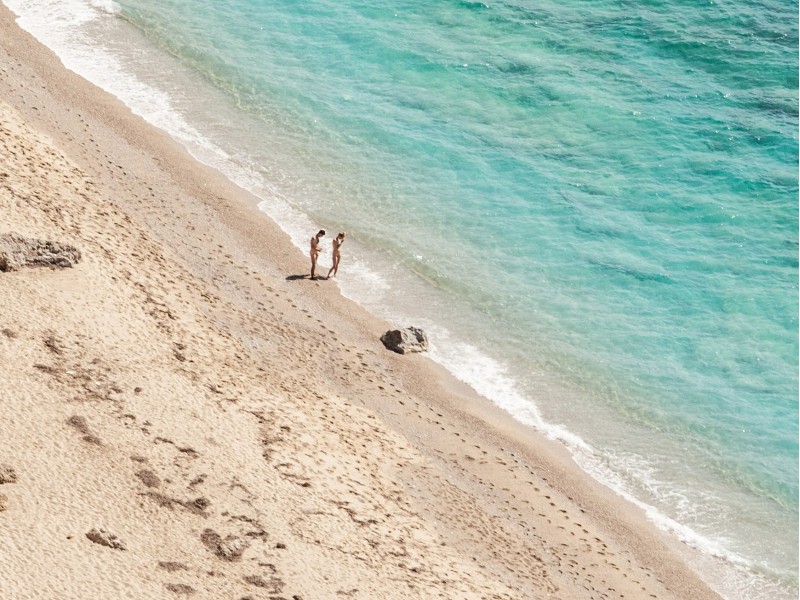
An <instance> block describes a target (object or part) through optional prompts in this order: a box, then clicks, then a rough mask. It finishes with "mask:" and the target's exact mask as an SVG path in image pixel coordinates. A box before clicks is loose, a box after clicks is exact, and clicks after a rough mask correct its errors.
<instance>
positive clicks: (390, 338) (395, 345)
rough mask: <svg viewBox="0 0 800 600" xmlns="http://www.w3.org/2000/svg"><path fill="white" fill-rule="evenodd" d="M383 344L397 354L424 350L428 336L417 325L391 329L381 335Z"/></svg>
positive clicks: (426, 347)
mask: <svg viewBox="0 0 800 600" xmlns="http://www.w3.org/2000/svg"><path fill="white" fill-rule="evenodd" d="M381 341H382V342H383V345H384V346H386V347H387V348H388V349H389V350H392V351H393V352H397V353H399V354H405V353H407V352H425V350H427V349H428V336H426V335H425V332H424V331H423V330H422V329H420V328H419V327H406V328H405V329H391V330H389V331H387V332H386V333H384V334H383V335H382V336H381Z"/></svg>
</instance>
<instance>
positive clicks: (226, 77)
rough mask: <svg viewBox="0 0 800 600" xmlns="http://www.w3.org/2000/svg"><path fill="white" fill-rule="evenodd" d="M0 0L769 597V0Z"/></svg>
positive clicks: (782, 297)
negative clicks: (325, 246)
mask: <svg viewBox="0 0 800 600" xmlns="http://www.w3.org/2000/svg"><path fill="white" fill-rule="evenodd" d="M4 1H5V3H6V4H7V5H8V6H9V7H10V8H11V9H12V10H14V11H15V12H16V13H17V14H19V15H21V18H20V24H21V25H22V26H23V27H24V28H26V29H28V30H29V31H31V32H32V33H33V34H34V35H36V36H37V37H38V38H39V39H40V40H42V41H43V42H44V43H46V44H47V45H49V46H50V47H51V48H53V49H54V50H55V51H56V52H57V54H58V55H59V56H60V57H61V58H62V60H63V61H64V64H65V65H66V66H67V67H68V68H70V69H73V70H75V71H77V72H78V73H80V74H81V75H83V76H85V77H86V78H87V79H89V80H91V81H93V82H94V83H96V84H97V85H99V86H101V87H103V88H104V89H106V90H108V91H110V92H111V93H113V94H114V95H116V96H118V97H119V98H121V99H122V100H123V101H124V102H126V103H127V104H128V105H129V106H130V107H131V109H132V110H133V111H134V112H136V113H137V114H140V115H141V116H143V117H144V118H145V119H147V120H148V121H150V122H151V123H153V124H154V125H156V126H158V127H161V128H162V129H164V130H166V131H168V132H169V133H170V134H171V135H172V136H174V137H175V138H176V139H178V140H179V141H181V142H182V143H183V144H185V145H186V146H187V148H188V149H189V150H190V151H191V152H192V153H193V154H194V155H195V156H196V157H198V158H199V159H200V160H203V161H204V162H206V163H208V164H211V165H213V166H215V167H217V168H219V169H221V170H222V171H223V172H224V173H226V174H227V175H228V176H229V177H231V179H233V180H234V181H236V182H237V183H239V184H240V185H242V186H243V187H245V188H247V189H248V190H250V191H252V192H253V193H255V194H256V195H257V196H259V197H261V198H263V202H262V204H261V208H262V209H263V210H264V212H266V213H267V214H269V215H270V216H272V217H273V218H274V219H275V220H276V221H277V222H278V223H279V224H280V225H281V226H282V227H283V228H284V229H285V230H286V231H287V232H288V233H289V234H290V236H291V237H292V239H293V240H294V242H295V243H296V244H297V245H298V247H300V248H303V249H304V248H305V245H306V240H307V237H308V235H309V232H312V231H314V230H316V229H317V228H318V227H319V226H324V227H325V228H326V229H330V230H343V229H344V230H347V231H348V234H349V235H348V238H349V241H348V245H347V253H346V254H345V260H344V262H343V265H342V271H341V272H340V277H339V278H338V283H339V285H340V287H341V289H342V292H343V293H344V294H345V295H347V296H348V297H351V298H352V299H354V300H356V301H358V302H360V303H362V304H363V305H364V306H366V307H367V308H368V309H370V310H372V311H373V312H375V313H377V314H379V315H380V316H383V317H385V318H387V319H388V320H390V321H392V322H396V323H397V324H400V325H404V324H416V325H420V326H423V327H425V328H426V329H427V330H428V331H429V333H431V337H432V339H433V348H432V350H431V357H432V358H433V359H434V360H437V361H438V362H440V363H441V364H443V365H445V366H446V367H447V368H448V369H450V370H451V371H452V372H453V373H454V374H456V375H457V376H458V377H460V378H461V379H462V380H464V381H466V382H467V383H469V384H470V385H471V386H472V387H474V388H475V389H476V390H477V391H478V392H479V393H481V394H482V395H484V396H486V397H487V398H489V399H491V400H492V401H493V402H495V403H496V404H498V405H499V406H501V407H503V408H505V409H506V410H508V411H509V412H510V413H511V414H512V415H513V416H515V417H516V418H517V419H519V420H520V421H522V422H523V423H525V424H527V425H530V426H531V427H533V428H535V429H538V430H540V431H542V432H544V433H545V434H546V435H548V436H550V437H551V438H553V439H557V440H559V441H560V442H562V443H564V444H565V445H566V446H567V447H568V448H569V449H570V450H571V452H572V453H573V456H574V457H575V459H576V461H577V462H578V463H579V464H580V465H581V466H582V467H583V468H584V469H585V470H586V471H587V472H589V473H591V474H592V475H593V476H595V477H596V478H598V479H600V480H601V481H603V482H605V483H606V484H608V485H609V486H611V487H612V488H613V489H615V490H616V491H618V492H619V493H620V494H622V495H624V496H625V497H627V498H629V499H630V500H631V501H633V502H635V503H636V504H638V505H639V506H641V507H642V508H643V510H645V512H646V513H647V514H648V516H649V517H650V518H651V520H653V521H654V522H655V523H656V524H658V525H659V526H660V527H662V528H663V529H665V530H667V531H670V532H672V533H673V534H674V535H675V536H676V537H677V538H678V539H680V540H682V541H684V542H685V543H686V544H687V545H691V546H693V547H695V548H697V549H700V550H701V551H702V552H703V555H704V556H705V557H706V558H705V559H704V560H705V561H706V562H704V563H703V564H698V565H696V567H697V568H698V570H699V571H701V573H702V574H703V576H704V577H706V578H707V579H708V580H709V581H710V582H711V584H712V585H713V586H714V587H715V588H716V589H718V590H719V591H720V592H721V593H723V594H724V595H725V597H727V598H731V599H733V598H736V599H739V598H741V599H744V600H756V599H761V598H764V599H766V598H770V599H772V598H795V597H796V595H797V569H798V562H797V529H798V518H797V510H798V485H797V481H798V468H797V447H798V444H797V424H798V417H797V396H798V381H797V379H798V378H797V363H798V343H797V313H798V294H797V242H798V235H797V230H798V227H797V226H798V218H797V216H798V215H797V213H798V211H797V195H798V185H797V162H798V143H797V130H798V97H797V96H798V94H797V89H798V76H797V75H798V68H797V60H796V58H797V46H798V32H797V19H796V5H795V4H792V3H789V2H788V0H764V1H762V2H758V3H752V2H744V1H743V0H742V1H738V2H715V3H707V4H702V3H701V4H698V3H691V2H685V1H683V0H667V1H666V2H658V3H654V2H641V1H637V2H628V1H622V2H614V3H610V2H609V3H603V2H583V1H579V2H575V3H571V4H569V3H568V4H564V3H557V2H547V1H544V2H536V3H532V2H529V1H527V0H505V1H500V2H468V1H459V0H439V1H437V2H433V3H431V2H421V1H418V0H400V1H397V2H392V3H386V4H382V3H362V2H357V1H354V0H337V1H336V2H334V1H332V0H318V1H316V2H314V3H304V2H294V1H290V0H274V1H272V2H263V1H262V0H234V1H231V2H227V3H219V2H211V0H195V1H193V2H192V3H188V2H186V1H185V0H159V1H155V0H121V1H120V2H118V3H115V2H111V1H110V0H4ZM398 290H402V291H403V293H402V294H398V293H397V291H398Z"/></svg>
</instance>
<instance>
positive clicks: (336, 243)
mask: <svg viewBox="0 0 800 600" xmlns="http://www.w3.org/2000/svg"><path fill="white" fill-rule="evenodd" d="M342 244H344V231H342V232H341V233H340V234H339V235H337V236H336V237H335V238H334V239H333V266H332V267H331V270H330V271H328V277H327V278H328V279H330V278H331V273H333V276H334V277H336V273H338V272H339V261H340V260H341V258H342V253H341V251H340V248H341V247H342Z"/></svg>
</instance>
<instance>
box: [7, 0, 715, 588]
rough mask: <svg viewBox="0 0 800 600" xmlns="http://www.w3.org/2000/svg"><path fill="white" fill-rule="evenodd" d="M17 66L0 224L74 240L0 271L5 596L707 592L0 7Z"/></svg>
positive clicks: (643, 532)
mask: <svg viewBox="0 0 800 600" xmlns="http://www.w3.org/2000/svg"><path fill="white" fill-rule="evenodd" d="M0 75H1V76H0V157H2V160H0V235H3V234H9V233H15V234H18V235H20V236H24V237H25V238H30V239H38V240H48V241H53V242H58V243H62V244H69V245H71V246H74V247H75V248H77V249H78V251H79V252H80V254H81V259H80V261H79V262H78V263H77V264H76V265H74V266H73V267H71V268H48V267H38V268H37V267H32V268H20V269H18V270H12V271H8V272H0V303H2V305H3V306H4V310H3V313H2V317H0V361H2V364H3V367H4V368H3V369H2V371H0V415H1V418H0V465H1V466H2V467H0V565H2V573H3V575H2V577H0V597H2V598H3V599H35V598H53V599H55V598H58V599H71V598H75V599H78V598H80V599H83V600H86V599H91V598H148V599H149V598H174V597H176V596H190V597H194V598H209V599H218V598H230V599H237V600H238V599H242V600H243V599H244V598H252V599H268V598H286V599H299V598H303V599H305V600H309V599H314V598H320V599H322V598H360V599H375V598H515V599H518V598H558V599H563V600H571V599H582V598H586V599H589V598H592V599H594V598H660V599H678V598H685V599H690V598H691V599H700V600H703V599H711V598H718V596H717V595H716V594H715V593H714V592H712V591H711V590H710V589H709V588H708V587H707V586H706V585H705V584H704V583H703V582H702V581H701V579H700V578H699V577H698V576H697V575H696V574H695V573H694V572H693V571H692V570H691V569H690V568H689V566H688V565H687V564H686V563H685V562H684V559H683V558H681V556H679V553H677V552H676V545H677V542H676V541H674V540H671V539H670V538H668V537H667V536H666V535H664V534H663V533H661V532H660V531H658V530H657V529H656V528H655V527H654V526H653V525H652V524H650V523H649V522H647V521H646V519H645V517H644V514H643V513H642V512H641V511H640V510H639V509H637V508H635V507H634V506H632V505H630V504H628V503H626V502H625V501H624V500H622V499H621V498H619V497H617V496H616V495H615V494H613V493H612V492H610V491H609V490H607V489H606V488H604V487H602V486H600V485H599V484H597V483H596V482H595V481H593V480H592V479H590V478H589V477H588V476H586V475H585V474H584V473H583V472H582V471H580V469H579V468H578V467H577V466H576V465H575V464H574V463H573V462H572V460H571V459H570V457H569V456H568V455H567V453H566V452H565V451H564V450H563V449H562V448H560V447H559V446H558V445H557V444H554V443H552V442H549V441H548V440H546V439H544V437H542V436H540V435H539V434H537V433H536V432H534V431H531V430H530V429H527V428H525V427H523V426H522V425H519V424H517V423H516V422H514V421H513V420H512V419H511V418H510V417H508V416H507V415H506V414H504V413H502V412H501V411H499V410H498V409H495V408H494V407H493V406H491V405H490V404H489V403H488V402H487V401H485V400H484V399H482V398H480V397H478V396H477V395H476V394H475V393H474V392H472V391H471V390H470V389H468V388H466V387H465V386H463V385H462V384H460V383H459V382H458V381H456V380H455V379H453V378H452V377H450V376H449V375H448V374H447V373H446V372H445V371H444V370H442V369H441V368H439V367H438V366H437V365H435V364H434V363H432V362H431V361H429V360H428V359H427V358H425V356H424V355H405V356H400V355H396V354H394V353H392V352H389V351H388V350H386V349H385V348H384V347H383V345H382V344H381V342H380V341H379V338H380V336H381V334H382V333H383V332H384V331H386V330H387V329H388V328H389V326H388V325H387V324H386V323H383V322H381V321H380V320H378V319H376V318H374V317H372V316H370V315H369V314H368V313H366V312H365V311H364V310H363V309H361V308H360V307H359V306H357V305H355V304H353V303H352V302H350V301H348V300H347V299H345V298H343V297H342V296H341V295H340V294H339V292H338V288H337V287H336V286H335V285H334V284H333V282H327V281H310V280H309V279H308V278H307V277H303V276H304V275H305V274H307V269H308V264H307V258H306V257H305V256H304V255H303V254H302V253H301V252H300V251H299V250H298V249H297V248H295V247H294V246H293V245H292V244H291V243H290V241H289V239H288V237H287V236H286V235H285V234H284V233H283V232H282V231H281V230H280V229H279V228H278V227H277V226H276V225H275V224H274V223H272V222H271V221H270V220H269V219H268V218H267V217H266V216H265V215H264V214H263V213H262V212H260V211H259V210H258V209H257V203H258V202H259V200H260V199H258V198H255V197H252V196H250V195H249V194H248V193H246V192H245V191H243V190H241V189H240V188H238V187H236V186H235V185H233V184H232V183H230V182H229V181H228V180H226V179H225V178H223V177H222V176H221V175H220V174H219V173H217V172H215V171H213V170H212V169H209V168H207V167H205V166H204V165H202V164H200V163H198V162H196V161H194V160H193V159H192V158H191V156H189V155H188V154H187V153H186V152H185V150H184V149H183V148H182V147H180V146H179V145H177V144H176V143H174V142H173V141H172V140H171V139H170V138H168V137H167V136H166V135H165V134H163V133H162V132H160V131H158V130H156V129H154V128H152V127H150V126H149V125H148V124H146V123H145V122H144V121H143V120H142V119H140V118H138V117H136V116H135V115H133V114H131V113H130V111H129V110H128V109H127V108H126V107H125V106H124V105H122V104H121V103H120V102H118V101H116V100H115V99H114V98H113V97H111V96H109V95H108V94H106V93H104V92H103V91H102V90H99V89H97V88H96V87H94V86H92V85H91V84H89V83H87V82H86V81H84V80H83V79H81V78H80V77H78V76H77V75H75V74H74V73H72V72H70V71H67V70H66V69H64V68H63V67H62V65H61V64H60V62H59V61H58V59H57V58H56V57H55V56H54V55H53V54H52V53H51V52H50V51H48V50H47V49H46V48H44V47H42V46H41V45H40V44H38V43H37V42H36V41H35V40H34V39H33V38H32V37H31V36H29V35H28V34H27V33H25V32H23V31H22V30H21V29H19V28H18V27H17V26H16V24H15V22H14V15H13V14H12V13H11V12H10V11H8V9H6V8H5V7H3V6H2V5H0ZM311 233H312V232H309V234H311ZM345 268H346V267H345ZM326 270H327V269H324V271H326Z"/></svg>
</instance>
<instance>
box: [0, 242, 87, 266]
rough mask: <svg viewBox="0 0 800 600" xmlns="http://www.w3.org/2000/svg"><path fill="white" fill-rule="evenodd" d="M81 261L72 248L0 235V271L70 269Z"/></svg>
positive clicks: (78, 251)
mask: <svg viewBox="0 0 800 600" xmlns="http://www.w3.org/2000/svg"><path fill="white" fill-rule="evenodd" d="M80 260H81V252H80V250H78V249H77V248H75V247H74V246H70V245H68V244H61V243H59V242H50V241H47V240H37V239H34V238H25V237H22V236H21V235H18V234H16V233H3V234H0V271H3V272H6V271H16V270H18V269H21V268H23V267H60V268H65V267H72V266H74V265H75V264H77V263H78V262H79V261H80Z"/></svg>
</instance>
